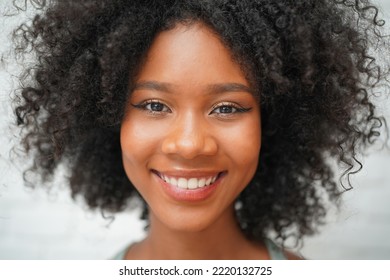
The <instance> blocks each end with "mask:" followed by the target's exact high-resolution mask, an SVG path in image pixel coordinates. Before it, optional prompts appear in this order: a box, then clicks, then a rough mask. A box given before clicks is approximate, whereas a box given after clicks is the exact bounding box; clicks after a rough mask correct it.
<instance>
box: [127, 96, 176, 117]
mask: <svg viewBox="0 0 390 280" xmlns="http://www.w3.org/2000/svg"><path fill="white" fill-rule="evenodd" d="M152 104H157V105H162V106H163V110H161V111H154V110H152V108H150V109H149V108H147V107H148V106H149V105H150V106H151V105H152ZM131 105H132V106H133V107H134V108H137V109H140V110H144V111H147V112H148V113H150V114H154V115H155V114H164V113H171V112H172V111H171V109H169V107H168V106H167V105H165V104H164V103H162V102H160V101H159V100H154V99H150V100H146V101H143V102H141V103H139V104H131Z"/></svg>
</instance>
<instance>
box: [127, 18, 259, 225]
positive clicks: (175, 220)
mask: <svg viewBox="0 0 390 280" xmlns="http://www.w3.org/2000/svg"><path fill="white" fill-rule="evenodd" d="M132 88H133V90H132V92H131V93H130V97H129V101H128V104H127V111H126V116H125V118H124V120H123V122H122V126H121V147H122V158H123V165H124V168H125V171H126V174H127V176H128V178H129V179H130V180H131V182H132V183H133V185H134V186H135V187H136V188H137V189H138V191H139V192H140V194H141V195H142V196H143V198H144V199H145V201H146V202H147V204H148V206H149V208H150V214H151V215H153V217H154V218H155V219H158V220H159V221H160V222H161V223H162V224H164V225H166V226H167V227H169V228H175V229H178V230H190V231H193V230H201V229H202V228H205V227H208V226H211V225H212V224H213V222H214V221H215V220H216V219H218V218H219V217H221V216H222V215H223V214H224V213H227V212H229V213H230V212H232V211H231V210H232V207H233V204H234V201H235V199H236V198H237V196H238V195H239V194H240V192H241V191H242V190H243V189H244V188H245V187H246V185H247V184H248V183H249V182H250V180H251V179H252V177H253V175H254V173H255V171H256V168H257V164H258V157H259V152H260V146H261V141H260V140H261V120H260V108H259V104H258V100H257V98H256V97H255V96H254V94H253V90H252V89H251V88H250V85H249V82H248V81H247V79H246V78H245V75H244V73H243V71H242V70H241V68H240V66H239V65H238V64H237V63H236V62H235V61H234V60H233V59H232V55H231V53H230V51H229V50H228V49H227V48H226V47H225V45H224V44H223V43H222V42H221V40H220V39H219V38H218V37H217V35H215V33H214V32H213V31H212V30H210V28H209V27H207V26H206V25H204V24H202V23H196V24H193V25H191V26H184V25H180V24H178V25H177V26H176V27H175V28H173V29H170V30H167V31H163V32H161V33H159V34H158V35H157V36H156V38H155V39H154V41H153V43H152V45H151V47H150V49H149V51H148V53H147V57H146V61H145V63H144V64H143V66H142V67H141V69H140V72H139V74H138V75H137V80H136V81H135V82H134V86H133V87H132ZM231 218H232V219H233V218H234V217H231Z"/></svg>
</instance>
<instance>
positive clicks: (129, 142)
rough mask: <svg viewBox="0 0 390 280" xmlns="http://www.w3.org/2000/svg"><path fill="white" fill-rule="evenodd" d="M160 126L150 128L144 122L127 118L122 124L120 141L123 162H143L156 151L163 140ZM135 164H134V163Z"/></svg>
mask: <svg viewBox="0 0 390 280" xmlns="http://www.w3.org/2000/svg"><path fill="white" fill-rule="evenodd" d="M163 137H164V136H163V129H162V127H161V126H152V127H151V126H150V125H149V124H148V123H147V122H145V121H142V122H141V121H136V119H130V118H128V119H127V120H125V121H124V122H123V123H122V126H121V131H120V141H121V148H122V154H123V158H124V160H130V161H143V160H147V159H148V158H150V157H151V156H152V155H153V153H155V152H156V149H158V143H159V142H160V140H161V138H163ZM134 163H136V162H134Z"/></svg>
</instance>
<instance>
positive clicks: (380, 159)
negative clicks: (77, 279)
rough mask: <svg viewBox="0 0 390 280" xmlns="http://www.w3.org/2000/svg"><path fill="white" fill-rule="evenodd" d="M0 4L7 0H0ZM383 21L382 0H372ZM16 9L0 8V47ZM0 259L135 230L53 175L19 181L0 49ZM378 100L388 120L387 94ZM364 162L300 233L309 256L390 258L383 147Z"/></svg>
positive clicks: (93, 253)
mask: <svg viewBox="0 0 390 280" xmlns="http://www.w3.org/2000/svg"><path fill="white" fill-rule="evenodd" d="M0 1H1V3H0V11H5V10H6V9H7V7H10V3H12V1H11V0H9V1H6V0H0ZM375 2H376V3H378V4H379V5H380V6H381V7H382V8H383V9H382V11H383V17H384V18H385V19H386V18H387V21H388V23H389V25H390V1H389V0H377V1H375ZM18 20H20V18H18V17H12V18H9V17H4V16H1V15H0V52H1V53H3V52H4V51H6V50H8V49H9V46H10V40H9V32H10V31H11V30H12V27H14V26H15V24H16V22H17V21H18ZM0 58H1V60H0V259H106V258H109V257H110V256H112V255H113V254H115V253H116V252H117V251H118V250H119V249H121V248H123V246H125V245H126V244H128V243H130V242H133V241H135V240H139V239H141V238H142V237H143V234H144V233H143V224H142V223H140V222H139V221H138V215H139V214H138V213H137V212H135V213H122V214H118V215H116V216H115V221H114V222H112V223H110V221H109V220H105V219H103V218H102V217H101V215H100V213H95V212H91V211H86V210H85V207H84V206H83V204H82V203H75V202H74V201H72V200H71V199H70V196H69V191H68V190H67V188H66V187H65V186H63V185H62V184H61V182H60V181H59V182H58V183H57V184H56V186H54V188H53V190H52V191H46V190H43V189H36V190H30V189H28V188H26V187H24V186H23V181H22V179H21V174H22V171H21V167H20V165H19V164H18V163H17V162H11V161H10V149H11V148H12V146H13V145H14V143H15V141H17V140H16V139H17V135H16V134H17V132H16V131H15V130H14V129H13V127H12V124H13V123H14V118H13V115H12V109H11V107H10V97H9V95H10V90H11V88H15V87H17V85H15V84H13V83H14V82H15V79H13V78H12V74H15V73H16V72H15V71H16V70H17V66H16V65H14V64H11V63H12V61H11V60H10V59H8V58H7V57H6V56H4V57H3V56H1V57H0ZM378 106H379V107H380V108H381V109H382V110H383V114H385V115H386V117H387V121H388V123H389V124H390V101H389V100H385V99H383V100H382V102H381V103H380V104H378ZM363 163H364V169H363V171H361V172H360V173H359V174H358V175H356V176H354V177H353V179H352V182H353V185H354V187H355V188H354V189H353V190H352V191H349V192H347V193H345V194H344V195H343V199H344V203H343V206H342V207H341V211H340V212H339V213H336V212H335V211H331V213H330V214H329V218H328V220H329V222H328V224H327V225H325V226H324V227H322V230H321V233H320V234H318V235H317V236H315V237H311V238H307V239H306V240H305V243H304V246H303V248H302V250H301V253H302V254H303V255H304V256H305V257H306V258H309V259H390V151H389V150H388V149H387V150H379V149H376V150H375V149H374V150H373V151H371V152H370V154H369V155H367V156H365V157H364V158H363Z"/></svg>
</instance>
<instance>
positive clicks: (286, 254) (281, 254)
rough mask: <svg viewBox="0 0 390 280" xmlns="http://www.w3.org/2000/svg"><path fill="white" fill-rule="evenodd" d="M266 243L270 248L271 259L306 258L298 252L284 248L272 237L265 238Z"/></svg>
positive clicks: (268, 248)
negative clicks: (271, 238)
mask: <svg viewBox="0 0 390 280" xmlns="http://www.w3.org/2000/svg"><path fill="white" fill-rule="evenodd" d="M264 245H265V247H266V248H267V250H268V255H269V259H270V260H303V259H304V258H303V257H302V256H300V255H298V254H295V253H292V252H290V251H288V250H284V249H282V248H281V247H279V246H278V245H276V244H275V243H274V242H273V241H272V240H270V239H264Z"/></svg>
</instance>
